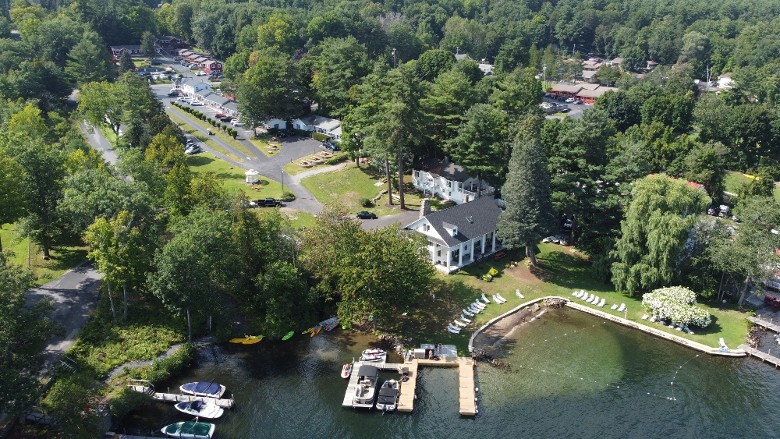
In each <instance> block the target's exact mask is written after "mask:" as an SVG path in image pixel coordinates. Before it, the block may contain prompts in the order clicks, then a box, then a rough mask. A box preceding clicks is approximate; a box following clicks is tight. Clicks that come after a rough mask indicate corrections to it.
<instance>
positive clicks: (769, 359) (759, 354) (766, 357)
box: [739, 344, 780, 369]
mask: <svg viewBox="0 0 780 439" xmlns="http://www.w3.org/2000/svg"><path fill="white" fill-rule="evenodd" d="M739 348H740V349H742V350H744V351H745V352H747V353H748V355H750V356H751V357H756V358H760V359H761V362H762V363H769V364H772V365H774V366H775V369H777V368H778V367H780V358H777V357H775V356H774V355H771V354H769V353H767V352H763V351H759V350H758V349H754V348H751V347H750V346H748V345H745V344H741V345H739ZM770 352H771V350H770Z"/></svg>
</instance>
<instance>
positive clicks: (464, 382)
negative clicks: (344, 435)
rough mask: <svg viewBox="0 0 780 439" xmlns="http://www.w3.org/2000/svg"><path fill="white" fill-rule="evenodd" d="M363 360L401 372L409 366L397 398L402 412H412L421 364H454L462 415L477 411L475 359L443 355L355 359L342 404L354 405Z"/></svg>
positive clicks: (433, 365) (381, 367)
mask: <svg viewBox="0 0 780 439" xmlns="http://www.w3.org/2000/svg"><path fill="white" fill-rule="evenodd" d="M363 364H370V365H372V366H376V367H377V368H378V369H379V370H384V371H388V370H389V371H396V372H398V373H399V374H400V373H401V371H402V369H403V368H407V369H408V373H409V380H408V381H405V382H402V383H401V394H400V396H399V398H398V407H397V409H396V410H397V411H398V412H401V413H411V412H412V411H414V400H415V395H416V394H417V377H418V375H419V374H418V371H419V368H420V367H452V368H458V393H459V401H460V408H459V412H460V414H461V415H463V416H474V415H476V414H477V406H476V404H477V403H476V389H475V387H476V384H475V382H474V360H472V359H471V358H464V357H457V358H443V359H441V360H422V359H413V360H411V361H405V362H404V363H361V362H359V361H356V362H355V363H354V364H353V365H352V375H351V376H350V377H349V383H348V384H347V390H346V392H344V400H343V401H342V403H341V405H342V406H344V407H352V396H353V395H354V394H355V388H356V386H357V380H358V377H357V370H359V369H360V366H361V365H363Z"/></svg>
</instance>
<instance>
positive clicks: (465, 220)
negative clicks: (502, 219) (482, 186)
mask: <svg viewBox="0 0 780 439" xmlns="http://www.w3.org/2000/svg"><path fill="white" fill-rule="evenodd" d="M500 214H501V208H500V207H498V204H496V200H495V199H494V198H493V197H490V196H488V197H481V198H477V199H476V200H473V201H469V202H468V203H463V204H459V205H457V206H453V207H450V208H448V209H444V210H440V211H438V212H432V213H429V214H428V215H425V218H426V219H427V220H428V221H430V223H431V227H433V228H434V229H435V230H436V232H437V233H438V234H439V235H440V236H441V237H442V239H443V240H444V242H445V243H446V244H447V246H448V247H452V246H455V245H458V244H460V243H461V242H466V241H468V240H470V239H473V238H478V237H480V236H482V235H485V234H487V233H490V232H494V231H495V230H496V226H497V225H498V216H499V215H500ZM445 223H448V226H449V225H454V226H457V227H458V234H457V235H455V236H450V233H449V232H448V231H447V230H445V229H444V224H445Z"/></svg>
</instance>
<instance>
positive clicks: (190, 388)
mask: <svg viewBox="0 0 780 439" xmlns="http://www.w3.org/2000/svg"><path fill="white" fill-rule="evenodd" d="M179 390H181V391H182V392H183V393H188V394H190V395H195V396H207V397H209V398H221V397H222V395H223V394H224V393H225V386H223V385H221V384H217V383H215V382H214V381H195V382H192V383H186V384H182V385H181V386H179Z"/></svg>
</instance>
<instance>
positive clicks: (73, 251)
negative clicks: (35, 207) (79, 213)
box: [0, 224, 87, 285]
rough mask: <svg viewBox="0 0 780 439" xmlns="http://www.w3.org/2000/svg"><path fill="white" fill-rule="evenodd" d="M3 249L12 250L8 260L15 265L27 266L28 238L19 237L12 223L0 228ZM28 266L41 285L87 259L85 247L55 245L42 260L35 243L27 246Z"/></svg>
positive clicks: (37, 282) (36, 282) (41, 254)
mask: <svg viewBox="0 0 780 439" xmlns="http://www.w3.org/2000/svg"><path fill="white" fill-rule="evenodd" d="M0 239H2V243H3V250H7V251H11V252H13V256H11V258H10V261H11V262H12V263H14V264H16V265H20V266H22V267H24V268H27V267H28V265H27V251H28V243H29V240H28V239H26V238H21V237H20V236H19V233H18V232H17V231H16V226H15V225H14V224H5V225H4V226H3V227H2V228H0ZM29 250H30V261H29V262H30V265H29V268H30V270H31V271H32V272H33V274H34V275H35V278H36V281H35V284H36V285H43V284H45V283H46V282H49V281H50V280H54V279H56V278H58V277H60V276H62V274H63V273H65V272H66V271H68V270H70V269H71V268H74V267H75V266H77V265H79V264H80V263H82V262H84V261H85V260H86V259H87V249H86V247H65V246H63V247H55V248H53V249H52V251H51V259H49V260H48V261H47V260H44V259H43V252H41V251H40V249H39V248H38V246H37V245H36V244H32V245H30V246H29Z"/></svg>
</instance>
